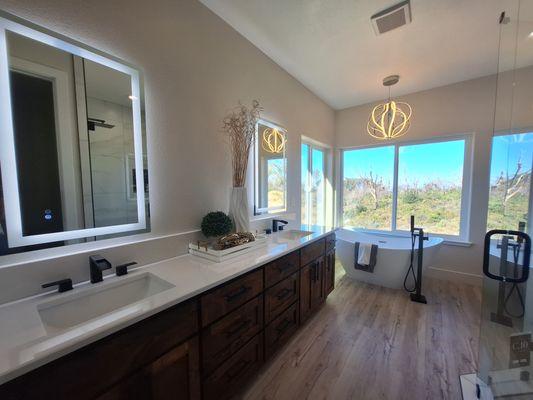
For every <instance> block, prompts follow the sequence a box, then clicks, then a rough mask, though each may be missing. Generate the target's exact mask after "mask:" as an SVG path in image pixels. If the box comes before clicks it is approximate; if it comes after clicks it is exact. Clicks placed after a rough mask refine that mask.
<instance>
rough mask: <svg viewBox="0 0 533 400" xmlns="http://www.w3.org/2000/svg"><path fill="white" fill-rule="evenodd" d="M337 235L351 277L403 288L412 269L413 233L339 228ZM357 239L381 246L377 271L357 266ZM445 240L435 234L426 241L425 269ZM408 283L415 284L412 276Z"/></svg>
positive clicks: (338, 256) (341, 253) (342, 258)
mask: <svg viewBox="0 0 533 400" xmlns="http://www.w3.org/2000/svg"><path fill="white" fill-rule="evenodd" d="M336 234H337V251H336V254H337V259H338V260H339V261H340V263H341V264H342V266H343V268H344V270H345V271H346V274H347V275H348V276H350V277H351V278H354V279H356V280H359V281H363V282H367V283H371V284H374V285H379V286H385V287H389V288H392V289H401V288H403V281H404V278H405V274H406V273H407V270H408V268H409V261H410V256H411V238H410V237H409V236H391V235H388V234H380V233H368V232H363V231H358V230H350V229H339V230H337V232H336ZM355 242H360V243H372V244H377V245H378V252H377V260H376V266H375V267H374V272H373V273H370V272H366V271H361V270H357V269H355V268H354V243H355ZM442 242H443V239H442V238H440V237H436V236H431V235H430V236H429V240H426V241H424V264H423V267H424V268H425V267H427V265H428V264H429V263H430V262H431V260H432V258H433V257H434V256H435V254H436V253H437V251H438V250H439V248H440V246H441V245H442ZM415 247H416V248H418V240H417V242H416V243H415ZM416 253H417V252H415V260H414V267H415V273H416V268H417V265H418V264H417V263H416V256H417V254H416ZM408 285H410V286H411V285H413V280H412V278H411V277H410V278H409V279H408Z"/></svg>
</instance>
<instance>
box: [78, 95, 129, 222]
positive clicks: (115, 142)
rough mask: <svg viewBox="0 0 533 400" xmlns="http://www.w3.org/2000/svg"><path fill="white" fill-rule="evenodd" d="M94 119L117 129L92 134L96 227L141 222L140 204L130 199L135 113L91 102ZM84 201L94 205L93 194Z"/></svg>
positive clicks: (113, 104) (96, 131) (104, 102)
mask: <svg viewBox="0 0 533 400" xmlns="http://www.w3.org/2000/svg"><path fill="white" fill-rule="evenodd" d="M87 108H88V114H89V117H90V118H96V119H102V120H105V122H106V124H111V125H114V127H113V128H110V129H108V128H102V127H96V129H95V130H94V131H90V132H89V138H90V152H91V167H92V189H93V195H92V200H93V201H94V216H95V227H101V226H110V225H119V224H126V223H132V222H137V204H136V201H135V200H130V199H129V198H128V188H127V175H126V173H127V171H126V165H127V162H126V159H127V157H128V154H132V153H133V152H134V149H133V120H132V111H131V108H129V107H124V106H121V105H118V104H115V103H110V102H107V101H102V100H99V99H95V98H88V99H87ZM84 201H87V202H90V201H91V196H90V194H85V199H84Z"/></svg>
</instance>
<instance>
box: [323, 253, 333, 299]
mask: <svg viewBox="0 0 533 400" xmlns="http://www.w3.org/2000/svg"><path fill="white" fill-rule="evenodd" d="M334 288H335V249H333V250H331V251H330V252H328V254H326V266H325V269H324V295H325V296H326V297H327V296H328V295H329V294H330V293H331V292H332V291H333V289H334Z"/></svg>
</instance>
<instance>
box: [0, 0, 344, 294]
mask: <svg viewBox="0 0 533 400" xmlns="http://www.w3.org/2000/svg"><path fill="white" fill-rule="evenodd" d="M0 8H1V9H3V10H5V11H7V12H11V13H13V14H15V15H18V16H20V17H22V18H25V19H28V20H30V21H32V22H34V23H36V24H39V25H42V26H44V27H46V28H49V29H50V30H52V31H56V32H59V33H61V34H64V35H66V36H68V37H71V38H73V39H75V40H78V41H80V42H83V43H86V44H88V45H90V46H93V47H95V48H97V49H99V50H102V51H104V52H106V53H109V54H112V55H115V56H116V57H119V58H121V59H124V60H126V61H128V62H130V63H132V64H135V65H137V66H139V67H141V68H142V69H143V71H144V78H145V93H146V126H147V135H148V160H149V174H150V175H149V179H150V200H151V221H152V233H153V235H162V234H172V233H179V232H184V231H190V230H194V229H198V228H199V225H200V220H201V218H202V216H203V215H204V214H205V213H207V212H208V211H211V210H216V209H221V210H227V208H228V204H229V193H230V186H231V170H230V167H231V164H230V158H229V157H230V156H229V153H228V150H227V147H226V146H225V142H224V137H223V134H222V133H221V132H220V128H221V121H222V118H223V117H224V115H225V114H226V112H227V111H228V110H230V109H231V108H232V107H234V106H235V105H236V104H237V102H238V101H242V102H243V103H245V104H249V103H250V102H251V101H252V99H258V100H259V101H260V102H261V105H262V106H263V107H264V109H265V111H264V113H263V117H264V118H266V119H268V120H270V121H273V122H276V123H278V124H280V125H282V126H284V127H285V128H287V131H288V171H289V172H288V174H289V177H288V179H289V185H288V188H289V193H288V200H289V201H288V209H289V212H291V213H292V214H293V215H295V216H298V218H299V206H300V191H299V190H300V189H299V184H298V182H299V181H300V179H299V173H300V169H299V167H300V163H299V148H300V135H302V134H305V135H306V136H308V137H312V138H314V139H316V140H319V141H321V142H324V143H326V144H329V145H333V142H334V139H333V138H334V112H333V110H332V109H331V108H330V107H329V106H327V105H326V104H325V103H323V102H322V101H321V100H320V99H319V98H317V97H316V96H315V95H314V94H312V93H311V92H310V91H308V90H307V89H306V88H305V87H304V86H302V84H300V83H299V82H298V81H296V80H295V79H294V78H292V77H291V76H290V75H289V74H288V73H287V72H285V71H284V70H283V69H281V68H280V67H279V66H278V65H277V64H275V63H274V62H273V61H271V60H270V59H269V58H268V57H266V56H265V55H264V54H263V53H262V52H261V51H260V50H258V49H257V48H255V47H254V46H253V45H252V44H251V43H250V42H248V41H247V40H246V39H244V38H243V37H242V36H240V34H238V33H237V32H236V31H235V30H233V29H232V28H231V27H230V26H229V25H228V24H226V23H225V22H223V21H222V20H221V19H220V18H219V17H217V16H216V15H215V14H213V13H212V12H211V11H210V10H208V9H207V8H206V7H204V6H203V5H202V4H201V3H200V2H198V1H195V0H179V1H176V0H157V1H143V0H113V1H108V0H105V1H104V0H94V1H83V0H0ZM248 185H252V182H248ZM92 246H94V244H93V245H92ZM176 251H177V250H176ZM108 254H111V257H112V252H111V253H109V252H108ZM124 257H126V256H125V255H122V256H121V257H117V258H124ZM2 263H4V264H5V262H4V261H3V260H1V259H0V265H1V264H2ZM69 268H72V272H73V275H74V278H75V280H82V279H83V278H85V279H86V276H85V275H87V273H88V271H86V269H87V270H88V268H86V266H85V265H83V267H67V266H65V267H64V268H57V267H56V271H63V272H64V271H71V270H70V269H69ZM2 272H3V271H0V273H2ZM74 272H75V273H74ZM43 274H44V273H42V274H41V275H40V276H39V279H41V280H42V279H44V275H43ZM55 277H57V273H56V272H51V273H50V274H49V276H47V277H46V278H47V279H48V278H49V279H50V280H52V279H54V278H55ZM25 279H30V278H29V277H28V276H26V277H25ZM38 283H41V282H40V281H39V282H31V284H32V285H33V286H34V287H38ZM8 284H9V282H7V281H6V280H3V279H1V278H0V293H2V292H3V288H2V287H3V286H4V285H6V286H7V285H8ZM21 290H22V289H21ZM0 302H1V298H0Z"/></svg>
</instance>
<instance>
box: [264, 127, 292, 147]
mask: <svg viewBox="0 0 533 400" xmlns="http://www.w3.org/2000/svg"><path fill="white" fill-rule="evenodd" d="M286 141H287V139H285V135H284V134H283V133H281V132H280V131H279V130H277V129H276V128H267V129H265V130H264V131H263V140H262V142H261V146H262V147H263V150H265V151H266V152H268V153H282V152H283V150H285V142H286Z"/></svg>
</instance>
